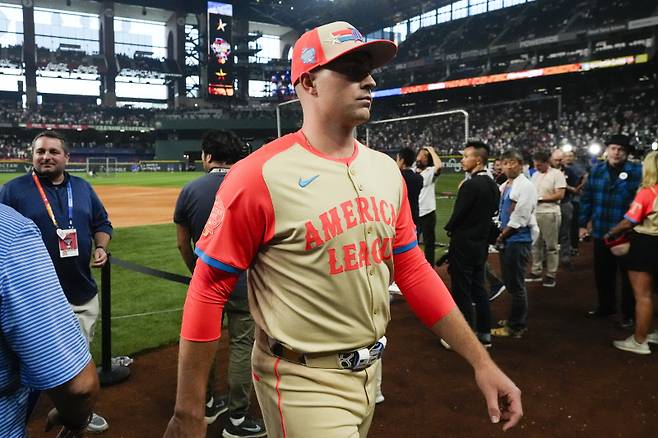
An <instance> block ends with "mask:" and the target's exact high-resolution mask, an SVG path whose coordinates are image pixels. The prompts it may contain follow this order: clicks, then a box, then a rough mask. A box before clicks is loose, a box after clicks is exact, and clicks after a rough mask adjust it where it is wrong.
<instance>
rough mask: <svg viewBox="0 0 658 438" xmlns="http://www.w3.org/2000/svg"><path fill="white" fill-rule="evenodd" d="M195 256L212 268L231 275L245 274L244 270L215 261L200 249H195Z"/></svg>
mask: <svg viewBox="0 0 658 438" xmlns="http://www.w3.org/2000/svg"><path fill="white" fill-rule="evenodd" d="M194 254H196V255H197V256H199V258H200V259H201V260H203V262H204V263H205V264H206V265H208V266H212V267H213V268H217V269H221V270H222V271H224V272H228V273H229V274H241V273H242V272H243V270H242V269H238V268H235V267H233V266H231V265H227V264H226V263H222V262H220V261H219V260H215V259H214V258H212V257H210V256H209V255H208V254H206V253H205V252H203V251H201V250H200V249H199V247H195V248H194Z"/></svg>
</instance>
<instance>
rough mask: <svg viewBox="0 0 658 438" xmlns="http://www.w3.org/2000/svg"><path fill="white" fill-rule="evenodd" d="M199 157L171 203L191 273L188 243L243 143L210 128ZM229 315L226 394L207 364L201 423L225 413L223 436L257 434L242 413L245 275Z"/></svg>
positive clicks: (260, 432) (256, 424) (249, 338)
mask: <svg viewBox="0 0 658 438" xmlns="http://www.w3.org/2000/svg"><path fill="white" fill-rule="evenodd" d="M201 149H202V150H201V160H202V162H203V169H204V170H205V171H206V172H207V174H206V175H204V176H202V177H201V178H198V179H196V180H194V181H192V182H190V183H189V184H187V185H186V186H185V187H184V188H183V190H182V191H181V193H180V195H179V196H178V201H177V202H176V210H175V211H174V222H175V223H176V233H177V237H176V240H177V243H178V250H179V251H180V253H181V256H182V257H183V261H184V262H185V264H186V265H187V267H188V269H189V270H190V272H194V266H195V264H196V255H195V254H194V252H193V247H194V245H195V244H196V242H197V241H198V240H199V238H200V237H201V233H202V232H203V229H204V227H205V225H206V222H207V221H208V216H210V212H211V211H212V207H213V204H214V203H215V194H216V193H217V190H218V189H219V186H220V184H221V183H222V181H224V177H225V176H226V174H227V173H228V170H229V168H230V167H231V164H233V163H235V162H236V161H238V160H239V159H240V154H241V153H242V150H243V148H242V141H241V140H240V139H239V138H238V137H237V136H236V135H235V134H233V133H232V132H227V131H218V130H215V131H209V132H207V133H206V134H205V135H204V137H203V140H202V142H201ZM226 314H227V315H228V329H229V333H230V341H229V344H230V345H229V366H228V386H229V397H228V402H227V400H226V397H220V396H215V395H214V394H213V386H214V372H213V370H214V368H215V367H214V366H213V367H212V368H211V373H210V378H209V379H208V390H207V394H206V414H205V420H206V423H208V424H212V423H213V422H214V421H215V420H216V419H217V417H218V416H219V415H220V414H222V413H224V412H226V411H227V410H228V411H229V417H230V418H229V422H228V423H227V426H226V429H224V431H223V432H222V436H224V437H227V438H234V437H260V436H265V435H266V433H267V432H266V430H265V425H264V424H263V422H262V420H254V419H250V418H248V417H247V415H246V414H247V411H248V409H249V399H250V396H251V392H252V389H253V384H252V380H251V379H252V377H251V350H252V349H253V345H254V329H255V326H254V320H253V318H252V317H251V313H249V303H248V300H247V275H246V274H242V275H241V276H240V278H239V279H238V282H237V284H236V286H235V290H234V291H233V294H231V297H230V298H229V301H228V303H227V304H226Z"/></svg>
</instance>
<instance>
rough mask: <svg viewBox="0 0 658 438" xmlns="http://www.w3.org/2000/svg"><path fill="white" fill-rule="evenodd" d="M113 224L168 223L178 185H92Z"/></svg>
mask: <svg viewBox="0 0 658 438" xmlns="http://www.w3.org/2000/svg"><path fill="white" fill-rule="evenodd" d="M94 190H95V191H96V193H97V194H98V197H99V198H100V199H101V201H102V202H103V205H105V208H106V209H107V212H108V214H109V216H110V221H112V225H113V226H115V227H134V226H139V225H157V224H166V223H171V222H172V220H173V216H174V207H175V206H176V199H177V198H178V194H179V193H180V191H181V189H178V188H162V187H133V186H101V185H98V186H94Z"/></svg>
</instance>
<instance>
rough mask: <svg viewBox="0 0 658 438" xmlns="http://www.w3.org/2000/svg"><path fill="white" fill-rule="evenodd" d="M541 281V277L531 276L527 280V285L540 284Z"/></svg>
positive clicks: (537, 275)
mask: <svg viewBox="0 0 658 438" xmlns="http://www.w3.org/2000/svg"><path fill="white" fill-rule="evenodd" d="M540 281H541V275H539V274H530V275H528V276H527V277H526V278H525V282H526V283H538V282H540Z"/></svg>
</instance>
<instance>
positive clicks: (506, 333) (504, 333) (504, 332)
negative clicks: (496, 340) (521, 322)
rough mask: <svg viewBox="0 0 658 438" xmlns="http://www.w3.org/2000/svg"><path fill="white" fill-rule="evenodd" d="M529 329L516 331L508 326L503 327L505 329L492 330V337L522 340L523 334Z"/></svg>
mask: <svg viewBox="0 0 658 438" xmlns="http://www.w3.org/2000/svg"><path fill="white" fill-rule="evenodd" d="M526 330H527V329H525V328H523V329H519V330H514V329H512V328H510V327H508V326H503V327H498V328H494V329H491V335H492V336H498V337H501V338H514V339H521V338H522V337H523V333H525V332H526Z"/></svg>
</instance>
